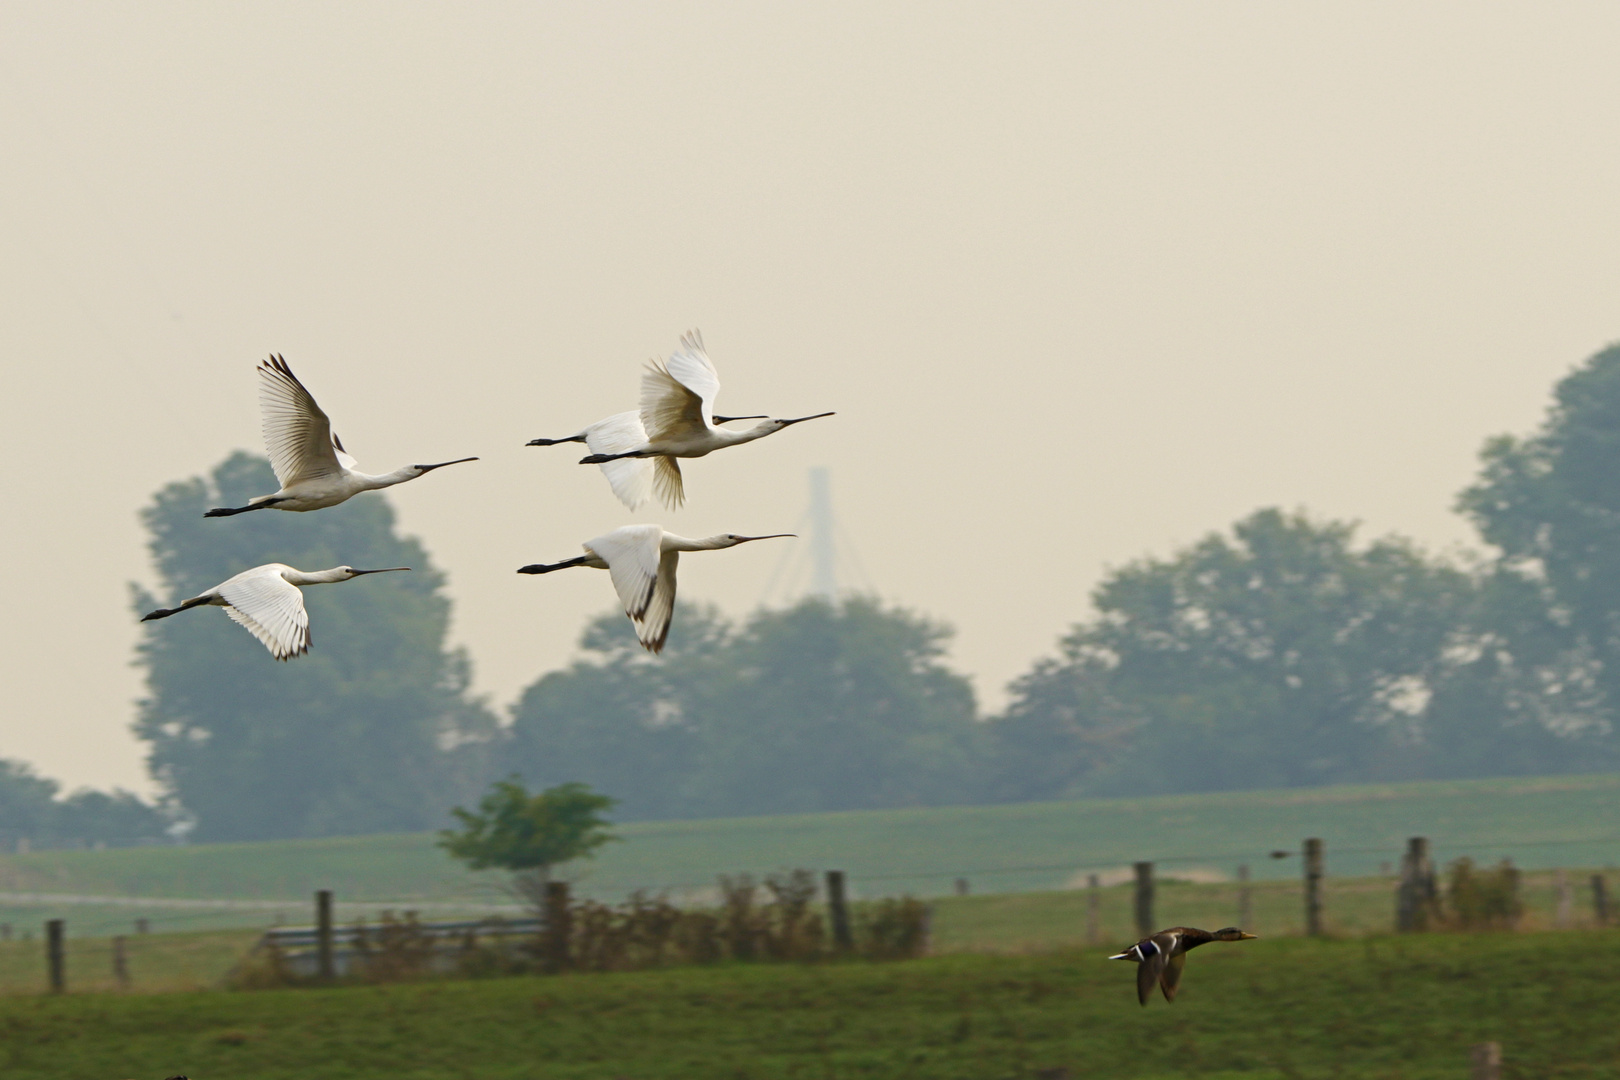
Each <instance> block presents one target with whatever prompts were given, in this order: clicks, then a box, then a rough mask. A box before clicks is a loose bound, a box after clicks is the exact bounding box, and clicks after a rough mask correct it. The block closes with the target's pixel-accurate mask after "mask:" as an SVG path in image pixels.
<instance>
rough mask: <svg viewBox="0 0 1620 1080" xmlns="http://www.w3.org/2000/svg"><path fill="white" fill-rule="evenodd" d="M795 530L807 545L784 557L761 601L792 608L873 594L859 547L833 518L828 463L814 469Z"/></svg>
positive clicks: (794, 547) (795, 546) (811, 471)
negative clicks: (813, 599)
mask: <svg viewBox="0 0 1620 1080" xmlns="http://www.w3.org/2000/svg"><path fill="white" fill-rule="evenodd" d="M794 531H795V532H797V533H798V534H799V535H800V536H802V537H804V538H805V540H807V541H808V543H805V544H794V545H792V550H789V551H785V552H783V553H782V561H781V562H779V563H777V565H776V570H775V571H774V572H773V573H772V574H771V579H770V581H769V583H767V584H766V586H765V595H764V596H763V597H762V598H761V603H764V604H773V603H777V604H791V603H794V602H795V601H797V600H800V599H801V598H803V597H805V596H818V597H821V598H822V599H824V600H828V601H836V600H837V599H838V598H839V597H840V596H841V595H843V594H845V593H850V592H872V591H873V589H872V583H871V580H870V579H869V578H868V577H867V576H866V570H865V568H864V567H863V566H862V565H861V560H860V556H858V555H857V554H856V553H855V546H854V545H853V544H852V543H850V540H849V536H848V535H847V534H846V533H845V532H844V530H843V529H842V528H841V527H840V526H839V524H838V519H837V517H836V516H834V514H833V503H832V472H831V470H829V469H828V468H827V467H826V466H824V465H818V466H816V467H815V468H813V469H811V470H810V502H809V505H808V506H807V507H806V508H805V511H804V514H803V516H802V517H800V518H799V523H798V525H797V526H795V528H794Z"/></svg>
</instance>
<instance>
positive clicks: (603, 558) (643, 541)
mask: <svg viewBox="0 0 1620 1080" xmlns="http://www.w3.org/2000/svg"><path fill="white" fill-rule="evenodd" d="M793 535H794V534H793V533H772V534H771V535H769V536H738V535H736V534H735V533H722V534H721V535H719V536H710V537H707V538H706V539H703V540H688V539H687V538H686V537H684V536H676V535H675V534H674V533H672V532H665V531H664V529H663V527H662V526H660V525H626V526H624V527H623V528H619V529H614V530H613V531H612V532H610V533H608V534H607V535H606V536H598V537H597V538H596V539H595V540H589V541H587V542H586V543H585V545H584V546H585V554H583V555H580V556H577V557H575V558H572V559H565V560H563V561H562V562H559V563H550V564H547V563H530V564H529V565H528V566H521V567H519V568H518V573H520V574H549V573H551V572H552V571H553V570H566V569H568V568H569V567H571V566H591V567H595V568H596V569H598V570H606V571H607V572H608V573H609V574H611V575H612V577H613V588H614V589H616V590H617V591H618V593H619V602H620V603H622V604H623V605H624V613H625V614H626V615H628V616H630V621H631V622H632V623H634V624H635V627H636V638H637V639H638V640H640V642H641V644H642V646H643V647H644V648H646V650H647V651H648V652H661V651H663V648H664V641H665V639H666V638H668V637H669V622H670V619H671V617H672V616H673V615H674V613H675V564H676V563H678V562H679V561H680V558H681V552H683V551H718V550H719V549H721V548H729V547H736V546H737V545H738V544H746V543H748V542H749V541H750V540H774V539H776V538H777V537H782V536H793Z"/></svg>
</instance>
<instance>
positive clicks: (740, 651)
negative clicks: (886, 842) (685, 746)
mask: <svg viewBox="0 0 1620 1080" xmlns="http://www.w3.org/2000/svg"><path fill="white" fill-rule="evenodd" d="M950 636H951V631H950V629H949V628H948V627H946V626H945V625H943V624H941V623H938V622H934V621H932V620H929V619H926V618H923V617H921V616H918V615H915V614H913V613H911V612H909V611H906V610H904V609H901V608H892V607H885V606H883V605H882V604H881V603H879V602H878V601H877V600H875V599H872V598H870V597H852V598H849V599H845V600H842V601H840V602H838V603H831V602H828V601H826V600H821V599H815V598H811V599H807V600H804V601H801V602H800V603H798V604H795V605H794V606H792V607H789V608H785V609H780V610H766V611H761V612H758V613H757V614H755V615H754V616H753V617H752V618H750V619H749V620H748V621H747V623H746V624H744V625H743V626H742V627H741V629H739V630H738V631H737V633H736V635H735V637H734V638H733V639H732V640H731V641H730V642H729V643H728V644H727V646H726V648H725V649H724V650H723V654H722V655H720V656H717V657H715V659H714V661H713V662H712V663H711V664H710V670H711V671H714V672H715V674H714V675H713V676H712V677H710V678H707V679H703V680H693V684H694V686H695V688H696V689H697V690H698V691H700V692H699V693H693V694H692V695H691V698H690V699H689V703H688V704H687V705H686V715H687V716H688V717H690V720H691V723H692V724H693V727H694V729H695V731H696V734H697V738H698V742H699V748H698V750H697V759H698V760H697V765H696V769H695V770H694V774H693V777H692V779H691V781H690V783H689V787H688V790H689V792H690V802H689V805H690V806H691V807H692V810H693V811H694V812H696V813H699V814H765V813H793V812H808V811H814V810H853V809H863V808H869V807H884V806H925V805H936V804H943V803H958V802H971V801H973V799H974V798H975V797H976V795H977V792H976V790H975V782H976V776H975V767H976V765H977V758H978V755H979V752H980V749H981V742H980V737H981V731H980V725H979V724H978V723H977V708H976V705H975V702H974V696H973V687H972V684H971V683H970V682H969V681H968V680H967V678H966V677H965V676H963V675H960V674H958V673H956V672H954V671H952V670H951V669H950V668H949V667H947V666H946V664H945V660H944V658H945V648H946V645H947V643H948V642H949V640H950Z"/></svg>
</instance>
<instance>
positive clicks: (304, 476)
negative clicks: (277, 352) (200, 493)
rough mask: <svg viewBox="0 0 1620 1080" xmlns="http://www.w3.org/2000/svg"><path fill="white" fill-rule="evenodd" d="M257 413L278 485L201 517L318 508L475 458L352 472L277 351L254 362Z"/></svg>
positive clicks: (339, 446)
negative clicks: (377, 473) (388, 470)
mask: <svg viewBox="0 0 1620 1080" xmlns="http://www.w3.org/2000/svg"><path fill="white" fill-rule="evenodd" d="M259 412H260V414H261V415H262V416H263V418H264V444H265V448H266V449H268V450H269V451H270V466H271V468H273V469H275V470H276V480H277V481H279V482H280V484H281V490H280V491H278V492H276V493H275V494H274V495H256V496H254V497H253V498H251V499H249V500H248V504H247V505H246V506H231V507H219V508H217V509H214V510H210V511H208V512H207V513H206V514H204V515H203V517H230V516H231V515H232V514H245V513H247V512H248V511H249V510H266V509H271V510H319V509H321V508H322V507H326V506H336V505H337V504H338V503H340V502H343V501H344V500H346V499H349V498H352V497H353V496H355V495H358V494H360V493H361V492H362V491H374V490H376V489H377V488H385V487H393V486H394V485H395V484H403V483H404V482H405V481H407V480H415V479H416V478H417V477H418V476H421V475H422V474H424V473H430V472H432V471H433V470H434V469H442V468H444V467H445V466H446V465H460V464H461V463H462V462H463V461H477V460H478V459H477V458H475V457H464V458H457V459H456V460H454V461H441V462H439V463H438V464H437V465H404V466H401V467H400V468H398V469H395V470H394V471H393V472H391V473H383V474H382V475H381V476H372V475H371V474H369V473H363V472H359V471H357V470H356V469H355V467H354V466H355V460H354V458H352V457H350V456H349V455H348V453H346V452H345V451H344V449H343V444H342V443H341V442H339V441H338V437H337V436H336V435H334V434H332V422H331V421H330V420H328V419H327V418H326V414H325V413H324V412H322V411H321V407H320V406H319V405H317V404H315V399H314V398H313V397H312V396H310V392H309V391H308V390H305V389H304V384H303V383H301V382H299V381H298V376H296V375H294V374H293V373H292V368H290V367H288V366H287V362H286V361H285V360H283V359H282V358H281V357H279V356H272V357H271V358H270V359H268V360H266V361H264V362H263V363H261V364H260V365H259Z"/></svg>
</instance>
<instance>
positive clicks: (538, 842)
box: [439, 776, 618, 908]
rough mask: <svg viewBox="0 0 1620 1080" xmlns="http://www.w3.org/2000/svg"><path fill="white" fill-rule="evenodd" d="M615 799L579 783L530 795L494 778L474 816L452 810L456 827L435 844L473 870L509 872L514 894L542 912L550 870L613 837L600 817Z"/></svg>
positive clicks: (586, 855)
mask: <svg viewBox="0 0 1620 1080" xmlns="http://www.w3.org/2000/svg"><path fill="white" fill-rule="evenodd" d="M615 801H616V800H614V799H613V798H611V797H610V796H607V795H601V794H598V793H597V792H594V791H592V790H591V789H590V788H589V787H587V786H586V785H584V784H578V783H572V784H559V785H557V786H556V787H551V788H547V789H546V790H544V791H542V792H540V793H538V794H535V795H531V794H529V791H528V789H527V788H525V787H524V786H523V784H522V783H521V782H520V781H519V780H518V778H517V777H516V776H512V777H510V778H508V779H506V780H497V781H496V782H495V784H494V786H493V787H492V788H490V790H489V792H488V793H487V794H486V795H485V796H484V797H483V798H482V799H480V800H479V802H478V810H477V811H476V812H474V811H470V810H464V809H462V808H461V807H459V806H457V807H455V808H453V809H452V810H451V811H450V813H451V814H452V815H453V816H454V817H455V818H456V820H457V821H459V822H461V828H460V829H445V830H443V831H441V832H440V833H439V846H440V847H442V848H444V849H445V850H446V851H448V852H449V853H450V854H451V856H452V857H454V858H456V859H459V860H461V861H462V862H464V863H466V864H467V865H468V866H469V867H471V868H472V869H474V870H488V869H490V868H498V869H501V870H509V871H511V872H512V874H513V880H514V883H515V886H516V889H517V891H518V893H519V894H520V895H521V896H523V897H524V898H525V899H526V900H528V901H529V903H530V904H531V905H533V906H535V907H536V908H543V907H544V901H545V885H546V883H547V882H548V881H549V880H550V878H551V871H552V868H554V867H556V866H559V865H561V864H563V863H566V862H572V861H573V860H575V859H582V858H589V857H590V856H591V854H592V853H593V852H595V851H596V849H597V848H599V847H601V846H602V845H603V844H606V843H609V842H611V841H613V840H616V839H618V838H617V837H616V836H614V835H613V833H612V832H611V831H610V828H609V825H608V822H607V820H606V819H605V818H603V816H602V815H603V814H605V813H606V812H607V811H609V810H611V809H613V806H614V803H615Z"/></svg>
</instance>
